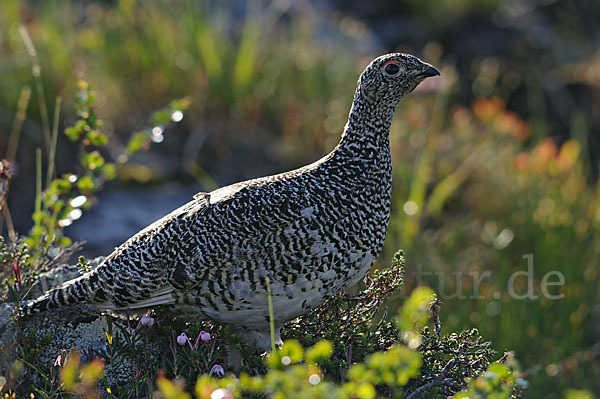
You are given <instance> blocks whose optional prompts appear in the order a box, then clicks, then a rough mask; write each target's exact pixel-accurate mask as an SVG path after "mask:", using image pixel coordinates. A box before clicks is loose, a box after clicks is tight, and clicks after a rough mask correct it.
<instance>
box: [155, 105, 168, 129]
mask: <svg viewBox="0 0 600 399" xmlns="http://www.w3.org/2000/svg"><path fill="white" fill-rule="evenodd" d="M170 120H171V112H169V110H166V109H161V110H158V111H156V112H155V113H153V114H152V123H153V124H154V125H166V124H167V123H169V121H170Z"/></svg>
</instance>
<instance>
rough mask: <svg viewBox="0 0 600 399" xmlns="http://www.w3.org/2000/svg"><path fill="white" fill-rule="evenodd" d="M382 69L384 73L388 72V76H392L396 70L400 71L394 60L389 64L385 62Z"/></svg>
mask: <svg viewBox="0 0 600 399" xmlns="http://www.w3.org/2000/svg"><path fill="white" fill-rule="evenodd" d="M384 70H385V73H386V74H388V75H389V76H394V75H396V74H397V73H398V72H400V66H398V64H397V63H395V62H390V63H389V64H387V65H386V66H385V69H384Z"/></svg>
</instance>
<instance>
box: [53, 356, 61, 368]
mask: <svg viewBox="0 0 600 399" xmlns="http://www.w3.org/2000/svg"><path fill="white" fill-rule="evenodd" d="M61 361H62V355H58V356H56V360H55V361H54V365H55V366H58V367H60V362H61Z"/></svg>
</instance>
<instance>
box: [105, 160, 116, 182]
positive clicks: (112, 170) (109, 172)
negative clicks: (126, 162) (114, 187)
mask: <svg viewBox="0 0 600 399" xmlns="http://www.w3.org/2000/svg"><path fill="white" fill-rule="evenodd" d="M102 175H103V176H104V177H105V178H106V179H107V180H112V179H114V178H115V177H117V167H116V166H115V164H113V163H107V164H106V165H104V167H103V168H102Z"/></svg>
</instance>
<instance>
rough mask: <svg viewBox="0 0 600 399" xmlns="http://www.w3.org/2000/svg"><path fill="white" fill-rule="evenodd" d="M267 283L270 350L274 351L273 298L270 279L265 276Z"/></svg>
mask: <svg viewBox="0 0 600 399" xmlns="http://www.w3.org/2000/svg"><path fill="white" fill-rule="evenodd" d="M265 283H266V284H267V302H268V304H269V330H270V331H271V351H272V352H273V353H275V317H274V315H273V298H272V297H271V279H269V277H268V276H267V277H265Z"/></svg>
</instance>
